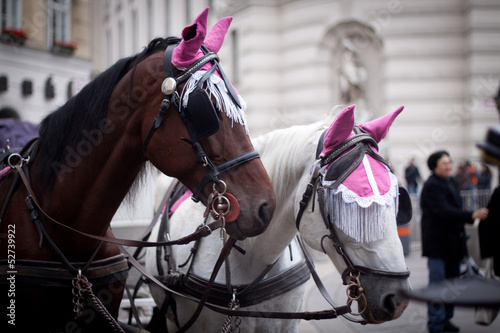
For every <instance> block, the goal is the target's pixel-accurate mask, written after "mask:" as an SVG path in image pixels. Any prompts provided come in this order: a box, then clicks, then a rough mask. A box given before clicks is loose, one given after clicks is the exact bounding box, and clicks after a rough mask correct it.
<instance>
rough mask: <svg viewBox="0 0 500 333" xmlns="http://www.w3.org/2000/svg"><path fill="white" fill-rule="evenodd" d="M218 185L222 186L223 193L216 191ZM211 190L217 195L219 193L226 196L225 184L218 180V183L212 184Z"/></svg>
mask: <svg viewBox="0 0 500 333" xmlns="http://www.w3.org/2000/svg"><path fill="white" fill-rule="evenodd" d="M219 184H222V187H223V191H217V189H216V186H217V185H219ZM212 189H213V190H214V192H217V193H219V194H221V195H224V194H226V191H227V185H226V182H225V181H223V180H222V179H219V180H218V181H216V182H214V185H213V186H212Z"/></svg>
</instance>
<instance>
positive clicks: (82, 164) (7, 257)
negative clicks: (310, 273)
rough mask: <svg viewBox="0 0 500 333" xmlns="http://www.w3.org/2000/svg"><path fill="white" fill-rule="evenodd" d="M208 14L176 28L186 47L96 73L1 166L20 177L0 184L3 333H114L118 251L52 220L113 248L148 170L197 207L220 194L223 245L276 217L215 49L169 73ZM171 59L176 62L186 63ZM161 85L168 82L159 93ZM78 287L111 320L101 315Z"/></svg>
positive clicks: (155, 47)
mask: <svg viewBox="0 0 500 333" xmlns="http://www.w3.org/2000/svg"><path fill="white" fill-rule="evenodd" d="M207 14H208V11H207V10H205V11H204V12H203V13H202V15H200V17H201V19H200V17H199V18H198V19H197V21H195V23H194V24H193V25H192V26H189V27H186V28H185V29H184V31H183V39H182V40H179V39H175V38H168V39H155V40H153V41H152V42H151V43H150V44H149V46H148V47H147V48H146V49H145V50H144V51H143V52H141V53H139V54H137V55H135V56H132V57H129V58H125V59H122V60H120V61H118V62H117V63H116V64H114V65H113V66H112V67H110V68H109V69H108V70H106V71H105V72H103V73H102V74H100V75H99V76H98V77H97V78H95V79H94V80H93V81H92V82H90V83H89V84H88V85H87V86H86V87H84V88H83V89H82V90H81V92H80V93H79V94H77V95H76V96H74V97H73V98H71V99H70V100H69V101H68V102H67V103H66V104H65V105H63V106H62V107H61V108H59V109H58V110H57V111H55V112H53V113H52V114H50V115H49V116H47V117H46V118H45V119H44V120H43V122H42V126H41V130H40V138H39V139H38V140H37V141H36V142H35V143H34V144H33V145H30V146H27V147H25V148H24V150H23V151H22V152H21V153H20V154H19V155H14V156H13V157H12V158H10V159H8V160H6V161H5V162H6V163H5V164H6V165H7V166H9V165H12V166H15V165H18V168H17V169H15V168H12V169H11V170H10V171H9V172H8V174H7V175H6V176H5V178H4V179H3V180H2V181H1V183H0V209H2V212H1V214H2V215H1V216H0V218H1V220H0V221H1V238H0V259H1V261H0V263H1V266H0V286H1V289H0V294H1V299H2V301H1V302H0V303H1V304H0V306H1V309H2V311H1V313H2V317H1V319H0V322H1V324H0V331H1V332H13V331H19V332H82V331H89V332H107V331H119V328H116V327H115V328H112V327H113V325H114V324H116V322H115V323H113V320H114V319H113V318H116V317H117V315H118V309H119V304H120V301H121V298H122V295H123V286H124V283H125V280H126V276H127V268H128V267H127V263H126V261H125V259H124V258H123V256H122V255H121V254H120V251H119V249H118V247H117V246H116V245H113V244H110V243H106V242H103V243H100V242H99V241H96V240H93V239H90V238H87V237H85V236H82V235H80V234H77V233H76V232H75V231H73V230H70V229H67V228H64V227H62V226H60V225H58V224H57V223H55V222H54V220H55V221H59V222H61V223H63V224H65V225H67V226H69V227H71V228H74V229H77V230H79V231H83V232H85V233H89V234H93V235H106V236H108V237H113V235H112V232H111V230H110V228H109V226H110V222H111V219H112V217H113V215H114V213H115V212H116V210H117V209H118V207H119V205H120V204H121V202H122V200H123V199H124V198H125V196H126V195H127V193H128V192H129V191H130V190H131V188H134V187H136V186H134V185H135V184H137V181H136V180H137V179H138V178H140V177H138V176H139V175H140V174H142V172H141V171H142V170H143V169H144V166H145V165H146V164H147V163H146V162H148V161H149V162H151V163H152V164H153V165H154V166H155V167H156V168H158V169H159V170H160V171H162V172H163V173H165V174H167V175H169V176H172V177H176V178H178V179H179V180H180V181H182V182H183V183H184V184H185V185H186V186H187V187H189V188H190V189H191V190H192V191H193V192H195V193H196V196H197V198H198V199H200V200H201V201H202V202H203V203H204V204H207V201H208V200H209V199H208V198H209V196H210V194H211V193H212V192H213V191H215V190H217V189H220V188H221V187H224V186H225V185H227V192H228V193H231V194H232V195H233V196H234V197H235V198H236V200H237V205H239V209H240V211H239V216H238V219H237V220H236V221H234V222H228V223H227V225H226V229H227V232H228V234H229V235H230V236H232V237H234V238H237V239H244V238H245V237H250V236H255V235H258V234H260V233H262V232H263V231H264V230H265V229H266V227H267V225H268V224H269V222H270V220H271V218H272V215H273V212H274V208H275V197H274V192H273V188H272V184H271V181H270V179H269V177H268V175H267V173H266V171H265V169H264V167H263V165H262V163H261V161H260V159H259V158H258V154H256V153H255V152H253V146H252V144H251V142H250V139H249V137H248V135H247V131H246V128H245V122H244V115H243V110H242V108H241V107H240V105H241V104H240V103H241V100H237V99H235V96H234V90H233V88H232V87H231V86H230V84H229V82H228V80H227V78H226V77H225V75H224V74H223V72H222V69H221V68H220V65H219V63H218V61H217V60H218V59H217V57H216V55H215V52H217V51H218V49H216V50H213V49H211V48H210V47H209V46H210V43H207V42H206V43H205V46H201V43H200V45H198V46H197V49H199V50H200V48H201V50H202V51H203V54H202V57H200V58H199V59H194V60H196V61H195V62H194V63H193V64H191V65H190V66H187V67H189V68H187V69H186V68H176V67H174V66H172V62H173V61H171V59H173V58H172V53H171V51H172V50H175V47H177V48H182V46H183V43H186V42H189V41H190V39H195V38H198V37H199V36H200V35H202V37H204V35H203V34H204V31H203V29H205V31H206V15H207ZM203 18H204V20H203ZM226 29H227V27H226ZM209 35H210V33H209V34H207V38H208V37H209ZM193 36H194V37H193ZM203 39H204V38H201V41H202V42H203ZM179 41H180V43H179ZM212 42H213V38H212ZM220 43H221V42H220ZM212 44H213V43H212ZM185 49H188V48H186V47H184V50H185ZM165 51H166V53H165ZM179 52H183V50H180V51H179ZM179 52H177V54H175V53H174V56H173V57H179V56H180V57H182V53H181V54H179ZM202 65H203V66H205V67H204V68H205V69H208V71H207V72H208V75H202V76H201V77H202V78H201V79H199V80H198V83H197V85H196V86H197V88H200V87H201V88H204V89H194V90H193V89H191V90H189V89H188V88H189V87H188V86H189V85H192V83H193V82H192V81H190V80H191V77H192V76H193V77H194V76H195V75H196V74H200V73H199V72H201V73H203V72H204V71H200V68H201V66H202ZM201 69H203V68H201ZM207 72H205V73H207ZM214 72H215V73H214ZM212 73H214V74H213V75H212V77H213V76H216V78H212V77H209V74H212ZM166 75H167V76H171V77H170V79H168V80H166V82H164V79H165V76H166ZM198 77H200V76H198ZM207 77H208V80H207ZM211 79H213V80H212V81H217V80H218V82H219V83H220V82H223V83H222V84H223V85H224V86H225V88H226V90H227V91H228V92H226V95H225V96H222V97H224V98H225V102H224V103H221V102H220V101H219V100H218V97H217V96H216V94H215V93H214V91H213V90H210V94H206V93H205V95H204V96H202V95H203V93H204V92H205V91H206V90H209V89H208V87H209V86H210V84H211V83H210V82H209V80H211ZM205 80H206V81H205ZM162 83H163V85H162ZM172 84H173V85H172ZM160 87H161V90H160ZM222 90H224V89H222ZM191 91H192V92H191ZM222 94H224V92H222ZM228 96H229V98H228ZM187 97H189V102H188V103H187V106H186V105H185V104H184V103H185V102H184V101H185V99H187ZM219 97H220V96H219ZM236 97H237V98H239V96H236ZM228 101H229V102H228ZM160 106H161V109H160V112H159V113H158V109H159V107H160ZM229 107H231V108H232V111H231V112H228V111H227V109H228V108H229ZM215 108H217V109H218V111H219V112H217V111H215ZM235 110H236V111H235ZM214 115H215V116H214ZM152 124H153V126H152ZM193 148H194V149H193ZM20 156H22V157H20ZM21 164H22V166H20V165H21ZM20 170H21V171H22V172H20ZM223 172H224V173H223ZM21 173H24V174H25V177H26V179H20V174H21ZM222 173H223V174H222ZM221 181H223V182H221ZM26 184H30V185H31V189H32V190H30V191H29V190H28V188H29V186H27V185H26ZM200 184H201V185H200ZM224 184H225V185H224ZM86 278H88V280H89V281H90V283H92V287H90V288H91V291H92V292H93V295H95V296H97V298H98V299H99V300H100V303H101V305H104V306H105V307H106V308H107V310H108V311H109V313H110V314H111V316H109V317H107V316H105V315H104V316H103V315H101V313H102V312H104V311H102V310H103V309H102V307H101V305H100V304H99V303H98V302H97V304H96V302H95V299H91V298H90V296H89V295H91V293H89V292H88V288H89V287H88V286H89V285H88V284H87V283H86V280H85V279H86ZM72 283H73V285H72ZM75 284H76V286H75ZM89 303H90V305H89ZM75 313H76V314H77V315H78V317H79V318H78V319H75ZM112 317H113V318H112ZM110 323H111V324H110Z"/></svg>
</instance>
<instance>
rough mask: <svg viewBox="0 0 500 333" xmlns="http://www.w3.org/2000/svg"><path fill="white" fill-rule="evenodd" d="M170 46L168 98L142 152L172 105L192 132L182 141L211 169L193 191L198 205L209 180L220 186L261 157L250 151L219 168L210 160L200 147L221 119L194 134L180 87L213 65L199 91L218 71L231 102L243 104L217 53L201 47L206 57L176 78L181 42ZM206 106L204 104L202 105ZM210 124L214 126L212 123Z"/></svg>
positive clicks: (171, 41)
mask: <svg viewBox="0 0 500 333" xmlns="http://www.w3.org/2000/svg"><path fill="white" fill-rule="evenodd" d="M168 41H169V45H168V46H167V48H166V49H165V53H164V55H163V68H164V74H165V80H164V81H163V83H162V86H161V90H162V92H163V93H164V94H165V98H164V99H163V101H162V104H161V107H160V110H159V111H158V116H157V117H156V118H155V120H154V122H153V125H152V126H151V129H150V130H149V132H148V134H147V135H146V138H145V139H144V142H143V145H142V151H143V153H144V154H146V150H147V147H148V144H149V141H150V140H151V138H152V137H153V134H154V133H155V132H156V130H157V129H158V128H159V127H160V125H161V123H162V121H163V118H164V117H165V115H166V113H167V110H168V108H169V107H170V106H171V105H173V106H174V107H175V109H176V110H177V112H178V114H179V116H180V117H181V119H182V121H183V122H184V124H185V125H186V127H187V128H188V131H189V132H190V133H189V134H190V138H181V140H183V141H185V142H187V143H189V144H191V146H192V147H193V149H194V150H195V151H196V154H197V156H198V159H199V160H200V162H201V163H202V164H203V166H205V167H207V168H208V171H207V173H206V174H205V176H204V177H203V178H202V180H201V181H200V183H199V184H198V186H197V187H196V189H195V190H194V191H193V196H192V199H193V200H194V201H195V202H198V201H199V200H200V198H199V197H200V194H201V191H202V190H203V188H204V187H205V185H207V184H208V183H209V182H210V181H213V182H214V183H216V184H218V183H220V181H221V180H220V178H219V175H220V174H222V173H224V172H226V171H228V170H230V169H232V168H234V167H237V166H239V165H241V164H243V163H246V162H248V161H251V160H253V159H255V158H259V157H260V155H259V153H258V152H257V151H255V150H253V151H249V152H246V153H244V154H242V155H240V156H238V157H235V158H233V159H231V160H229V161H226V162H224V163H222V164H219V165H217V166H216V165H214V163H212V161H211V160H210V157H209V156H208V155H207V153H206V152H205V150H204V149H203V147H202V145H201V144H200V141H201V140H202V139H204V138H206V137H208V136H210V135H212V134H214V133H215V132H217V130H218V128H219V123H218V119H217V118H215V119H212V118H210V117H209V118H208V119H209V120H210V121H209V124H206V126H208V128H207V129H206V130H205V132H204V133H203V134H200V135H199V134H198V133H196V132H194V131H192V130H191V129H192V128H195V127H196V126H193V124H192V123H191V120H190V118H189V117H187V115H186V112H185V109H184V108H183V107H182V103H181V97H180V96H179V93H178V91H177V87H178V85H179V84H180V83H182V82H184V81H186V80H187V79H189V77H191V75H193V74H194V73H195V72H196V71H198V70H199V69H200V68H201V67H203V66H204V65H205V64H207V63H209V62H211V63H212V65H213V66H212V67H211V68H210V69H209V70H208V71H207V72H206V73H205V75H203V77H202V78H201V79H200V81H199V82H198V84H197V86H198V88H201V87H202V85H203V83H204V82H205V81H206V80H208V78H209V77H210V76H211V74H213V73H214V72H215V70H218V71H219V74H220V76H221V78H222V80H223V81H224V84H225V86H226V88H227V90H228V93H229V96H230V97H231V100H232V101H233V102H234V103H235V104H236V105H237V106H238V107H241V104H240V101H239V99H238V96H237V94H236V92H235V90H234V88H233V86H232V85H231V83H230V82H229V79H228V78H227V76H226V75H225V74H224V71H223V70H222V67H221V66H220V64H219V61H218V60H219V57H218V55H217V54H216V53H214V52H209V51H208V49H207V48H206V47H205V46H203V45H202V47H201V50H202V51H203V54H204V55H203V57H202V58H200V59H199V60H197V61H195V62H194V63H193V64H192V65H191V66H190V67H189V68H188V69H186V70H184V71H182V72H181V73H180V74H178V75H177V76H175V75H174V71H173V66H172V53H173V51H174V49H175V47H176V46H177V45H178V43H179V42H180V39H178V38H170V39H169V40H168ZM201 104H203V103H201ZM204 104H205V106H206V107H207V108H208V109H209V108H213V105H212V104H211V102H210V101H209V100H208V101H207V102H205V103H204ZM199 111H200V112H210V110H199ZM210 123H211V124H210Z"/></svg>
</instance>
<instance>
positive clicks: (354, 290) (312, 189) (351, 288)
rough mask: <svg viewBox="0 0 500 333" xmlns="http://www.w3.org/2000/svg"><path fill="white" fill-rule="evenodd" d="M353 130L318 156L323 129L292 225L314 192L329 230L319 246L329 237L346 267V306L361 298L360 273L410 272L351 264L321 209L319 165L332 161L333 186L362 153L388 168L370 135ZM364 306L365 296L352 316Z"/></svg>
mask: <svg viewBox="0 0 500 333" xmlns="http://www.w3.org/2000/svg"><path fill="white" fill-rule="evenodd" d="M354 132H355V133H356V134H355V135H354V136H352V137H351V138H349V139H347V140H346V141H344V142H343V143H342V144H340V145H339V146H338V147H336V148H335V149H333V150H332V151H331V152H329V153H328V154H326V155H324V156H323V155H320V152H321V151H322V149H323V138H324V135H325V133H326V131H325V132H324V133H323V134H322V136H321V138H320V140H319V142H318V147H317V150H316V151H317V153H316V158H317V161H318V162H317V163H315V170H314V171H313V175H312V177H311V180H310V182H309V183H308V184H307V187H306V190H305V192H304V193H303V195H302V200H301V201H300V203H299V212H298V214H297V218H296V227H297V230H299V232H300V222H301V219H302V215H303V214H304V212H305V210H306V208H307V206H308V205H309V202H310V201H311V198H313V197H315V196H316V195H317V197H318V205H319V210H320V213H321V217H322V220H323V222H324V223H325V226H326V228H327V229H328V231H329V234H327V235H325V236H323V238H322V239H321V247H322V249H323V252H325V253H326V250H325V248H324V246H323V241H324V239H325V238H328V239H330V240H331V241H332V245H333V247H334V248H335V250H336V252H337V253H338V254H339V255H340V256H341V257H342V259H343V260H344V263H345V264H346V266H347V268H346V269H345V271H344V272H343V273H342V281H343V283H344V284H345V285H348V287H347V294H348V298H349V300H348V303H347V304H348V305H350V304H351V303H352V301H354V300H360V299H361V298H365V295H364V289H363V288H362V286H361V282H360V281H359V277H360V276H361V275H367V276H376V277H385V278H393V279H406V278H408V277H409V276H410V271H408V270H407V271H402V272H392V271H387V270H382V269H377V268H371V267H366V266H362V265H355V264H354V263H353V261H352V260H351V258H350V257H349V255H348V254H347V253H346V251H345V250H344V246H343V244H342V242H341V240H340V238H339V237H338V235H337V232H336V231H335V227H334V223H333V222H332V220H331V216H330V215H329V214H327V213H326V211H325V188H324V187H323V185H322V179H323V176H322V175H321V174H320V172H319V170H320V168H321V167H324V166H325V165H328V164H330V163H332V165H331V166H330V169H331V170H332V172H333V173H335V175H334V176H333V178H334V179H335V182H334V184H333V187H338V186H339V185H340V184H341V183H342V181H344V180H345V179H346V178H347V177H348V176H349V175H350V174H351V173H352V172H353V171H354V170H355V169H356V168H357V167H358V166H359V164H360V163H361V162H362V160H363V157H364V156H365V154H368V155H370V156H372V157H373V158H375V159H376V160H377V161H380V162H381V163H384V164H385V165H386V166H387V167H389V169H391V167H390V165H389V163H388V162H387V161H385V160H384V159H383V158H382V157H381V156H380V155H378V154H377V153H375V151H374V150H373V149H372V148H371V147H370V145H373V146H374V147H375V148H377V150H378V146H377V143H376V141H375V140H374V139H373V138H372V136H371V135H369V134H368V133H363V132H361V129H359V128H358V127H355V128H354ZM332 168H335V169H332ZM313 210H314V199H313ZM299 243H300V244H301V247H302V250H303V251H305V246H304V244H303V241H302V240H301V239H300V242H299ZM306 254H307V252H306ZM306 262H308V264H309V256H308V255H306ZM310 269H311V274H312V275H313V278H314V280H315V282H316V284H317V286H318V289H319V290H320V292H321V293H322V294H323V297H324V298H325V299H326V300H327V301H328V302H329V303H330V305H332V306H333V307H335V306H336V304H335V302H333V300H332V298H331V297H330V296H329V295H328V293H327V292H326V289H325V288H324V286H323V285H322V284H321V281H320V280H319V277H318V276H317V273H316V272H315V270H314V266H313V265H312V263H310ZM365 309H366V299H365V306H364V309H362V310H361V311H360V312H359V313H356V314H354V315H359V314H361V313H363V311H364V310H365ZM342 316H343V317H345V318H346V319H348V320H350V321H353V322H359V323H362V324H365V323H366V322H365V321H359V320H357V319H354V318H351V317H349V316H348V315H342Z"/></svg>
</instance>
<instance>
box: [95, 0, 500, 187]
mask: <svg viewBox="0 0 500 333" xmlns="http://www.w3.org/2000/svg"><path fill="white" fill-rule="evenodd" d="M94 5H95V6H96V7H95V8H94V14H93V17H94V18H97V20H98V22H97V23H96V24H94V26H95V27H98V28H97V29H95V30H94V32H98V35H99V36H95V34H94V38H93V40H94V42H95V43H96V47H95V48H94V50H95V53H94V59H95V61H94V69H95V70H102V69H103V68H105V67H106V66H109V65H110V64H112V63H113V62H114V61H116V60H117V59H119V58H120V57H122V56H125V55H130V54H133V53H135V52H137V51H139V50H140V48H142V47H144V46H145V45H146V44H147V42H148V41H149V40H150V39H152V38H153V37H156V36H163V37H166V36H169V35H177V36H178V35H179V34H180V32H181V30H182V28H183V27H184V26H185V25H187V24H190V23H191V22H192V20H193V19H194V17H195V16H196V15H197V14H198V13H199V12H201V10H202V9H203V8H205V7H206V6H210V7H211V12H210V16H209V19H210V22H212V23H213V22H215V21H216V20H218V19H220V18H221V17H223V16H233V17H234V20H233V22H232V24H231V28H230V32H229V33H228V35H227V36H226V41H225V43H224V45H223V47H222V50H221V51H220V56H221V59H222V63H223V65H224V69H225V71H226V73H227V74H229V75H230V77H231V79H232V82H233V84H234V85H235V86H236V87H237V89H238V91H239V92H240V93H241V95H242V96H243V97H244V99H245V100H246V102H247V104H248V109H247V116H248V120H249V123H250V129H251V134H252V136H257V135H259V134H262V133H265V132H267V131H270V130H273V129H276V128H281V127H287V126H291V125H295V124H304V123H309V122H313V121H318V120H320V119H322V118H323V117H325V116H326V117H330V118H332V119H333V116H334V115H335V114H336V113H337V112H338V111H340V109H341V108H343V107H344V106H346V105H350V104H356V110H357V111H356V120H357V122H359V123H362V122H364V121H366V120H369V119H373V118H375V117H378V116H381V115H384V114H386V113H388V112H390V111H392V110H394V109H396V108H397V107H398V106H400V105H404V106H405V111H403V113H402V114H401V116H400V117H399V118H398V119H397V120H396V122H395V124H394V126H393V127H392V128H391V131H390V133H389V135H388V137H387V139H386V140H385V142H384V143H383V145H382V153H383V154H384V156H385V157H387V158H388V159H389V160H390V161H391V163H392V164H393V166H394V168H395V170H396V173H397V175H398V177H399V178H400V180H402V179H401V178H402V175H403V170H404V167H405V165H406V163H407V162H408V161H409V160H410V158H411V157H414V158H415V160H416V163H417V165H418V166H419V167H420V170H421V172H422V174H423V176H424V177H425V176H426V174H427V173H428V170H427V167H426V165H425V161H426V159H427V156H428V155H429V154H430V153H432V152H433V151H434V150H437V149H447V150H449V151H450V153H451V154H452V156H453V157H454V160H455V161H456V162H460V161H465V160H472V161H476V162H477V161H479V152H478V150H477V149H476V147H475V144H476V142H478V141H480V140H482V139H483V138H484V135H485V132H486V129H487V128H488V126H489V125H491V124H493V123H497V122H498V120H499V119H498V112H497V110H496V107H495V103H494V101H493V97H494V96H495V95H496V93H497V91H498V87H499V83H500V20H498V19H497V18H498V17H499V16H500V3H499V2H498V1H495V0H440V1H432V0H421V1H414V0H413V1H412V0H369V1H367V0H307V1H305V0H232V1H218V0H214V1H206V0H205V1H203V0H191V1H181V0H167V1H160V0H158V1H155V0H147V1H134V0H130V1H119V0H109V1H102V2H97V3H95V4H94Z"/></svg>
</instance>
